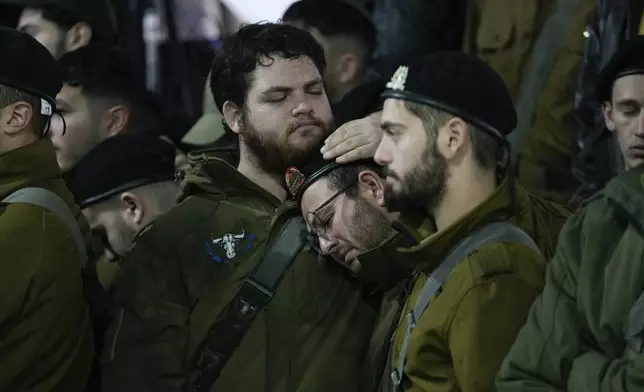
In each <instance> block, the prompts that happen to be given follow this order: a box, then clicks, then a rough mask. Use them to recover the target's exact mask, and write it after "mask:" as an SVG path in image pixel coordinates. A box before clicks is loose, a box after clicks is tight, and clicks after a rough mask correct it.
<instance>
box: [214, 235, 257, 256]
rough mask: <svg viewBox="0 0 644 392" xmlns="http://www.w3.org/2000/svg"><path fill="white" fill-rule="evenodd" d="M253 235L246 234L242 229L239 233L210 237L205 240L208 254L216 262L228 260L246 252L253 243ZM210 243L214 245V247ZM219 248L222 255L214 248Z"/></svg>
mask: <svg viewBox="0 0 644 392" xmlns="http://www.w3.org/2000/svg"><path fill="white" fill-rule="evenodd" d="M254 239H255V236H253V235H252V234H247V233H246V230H244V229H242V231H241V232H239V233H226V234H224V235H222V236H221V237H219V238H214V239H213V238H212V235H210V240H209V241H207V242H206V249H208V254H209V255H210V257H211V258H212V259H213V260H214V261H216V262H217V263H222V262H229V261H231V260H234V259H236V258H237V256H239V255H241V254H244V253H246V252H248V251H249V250H250V248H251V246H252V245H253V240H254ZM212 245H215V246H214V247H213V246H212ZM217 249H220V250H221V251H223V253H224V255H220V254H218V253H220V252H217V251H216V250H217ZM224 259H225V261H224Z"/></svg>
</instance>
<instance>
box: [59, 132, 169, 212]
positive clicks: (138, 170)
mask: <svg viewBox="0 0 644 392" xmlns="http://www.w3.org/2000/svg"><path fill="white" fill-rule="evenodd" d="M175 154H176V148H175V147H174V146H173V145H172V144H170V143H168V142H166V141H163V140H161V139H160V138H158V137H155V136H151V135H146V134H137V133H129V134H123V135H117V136H114V137H111V138H108V139H106V140H105V141H103V142H102V143H101V144H99V145H98V146H96V147H95V148H94V149H92V150H91V151H90V152H89V153H88V154H87V155H85V157H83V159H81V160H80V161H79V162H78V163H77V164H76V166H74V167H73V168H72V169H71V170H70V171H69V172H67V173H65V175H64V176H65V182H66V183H67V187H68V188H69V190H70V191H71V192H72V194H74V196H75V198H76V202H77V203H78V205H79V206H80V207H81V208H85V207H89V206H91V205H94V204H97V203H100V202H102V201H104V200H107V199H109V198H110V197H112V196H114V195H116V194H118V193H121V192H125V191H127V190H129V189H133V188H137V187H139V186H142V185H146V184H151V183H154V182H160V181H169V180H172V179H174V173H175V168H174V158H175Z"/></svg>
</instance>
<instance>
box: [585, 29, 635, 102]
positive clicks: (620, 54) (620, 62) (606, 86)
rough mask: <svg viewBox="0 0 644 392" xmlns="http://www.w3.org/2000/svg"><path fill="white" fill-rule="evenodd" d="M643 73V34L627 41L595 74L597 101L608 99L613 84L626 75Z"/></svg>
mask: <svg viewBox="0 0 644 392" xmlns="http://www.w3.org/2000/svg"><path fill="white" fill-rule="evenodd" d="M636 74H644V36H641V35H640V36H637V37H634V38H633V39H631V40H629V41H627V42H626V43H625V44H624V45H623V46H622V47H621V48H620V49H619V50H617V52H615V54H613V56H612V57H611V58H610V60H609V61H608V63H607V64H606V66H605V67H604V68H602V70H601V71H600V72H599V75H597V82H596V84H595V97H596V98H597V100H598V101H599V102H605V101H610V99H611V96H612V90H613V84H614V83H615V81H616V80H617V79H619V78H622V77H624V76H628V75H636Z"/></svg>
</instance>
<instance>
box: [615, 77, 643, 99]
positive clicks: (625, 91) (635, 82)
mask: <svg viewBox="0 0 644 392" xmlns="http://www.w3.org/2000/svg"><path fill="white" fill-rule="evenodd" d="M612 98H613V102H614V103H617V102H620V101H636V102H639V103H640V105H643V106H644V74H635V75H627V76H622V77H621V78H619V79H617V80H615V82H614V83H613V92H612Z"/></svg>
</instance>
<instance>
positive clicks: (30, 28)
mask: <svg viewBox="0 0 644 392" xmlns="http://www.w3.org/2000/svg"><path fill="white" fill-rule="evenodd" d="M0 3H4V4H12V5H16V6H19V7H24V8H23V9H22V11H21V14H20V19H19V20H18V26H17V28H18V30H20V31H24V32H25V33H27V34H29V35H31V36H32V37H34V38H35V39H36V40H37V41H38V42H40V43H41V44H42V45H43V46H44V47H45V48H47V50H49V52H50V53H51V54H52V55H53V56H54V57H56V58H59V57H60V56H62V55H63V54H65V53H67V52H70V51H72V50H76V49H78V48H81V47H83V46H86V45H89V44H90V43H104V44H113V43H115V42H116V35H117V33H116V31H117V27H116V14H115V11H114V9H113V8H112V5H111V0H92V1H87V0H0Z"/></svg>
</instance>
